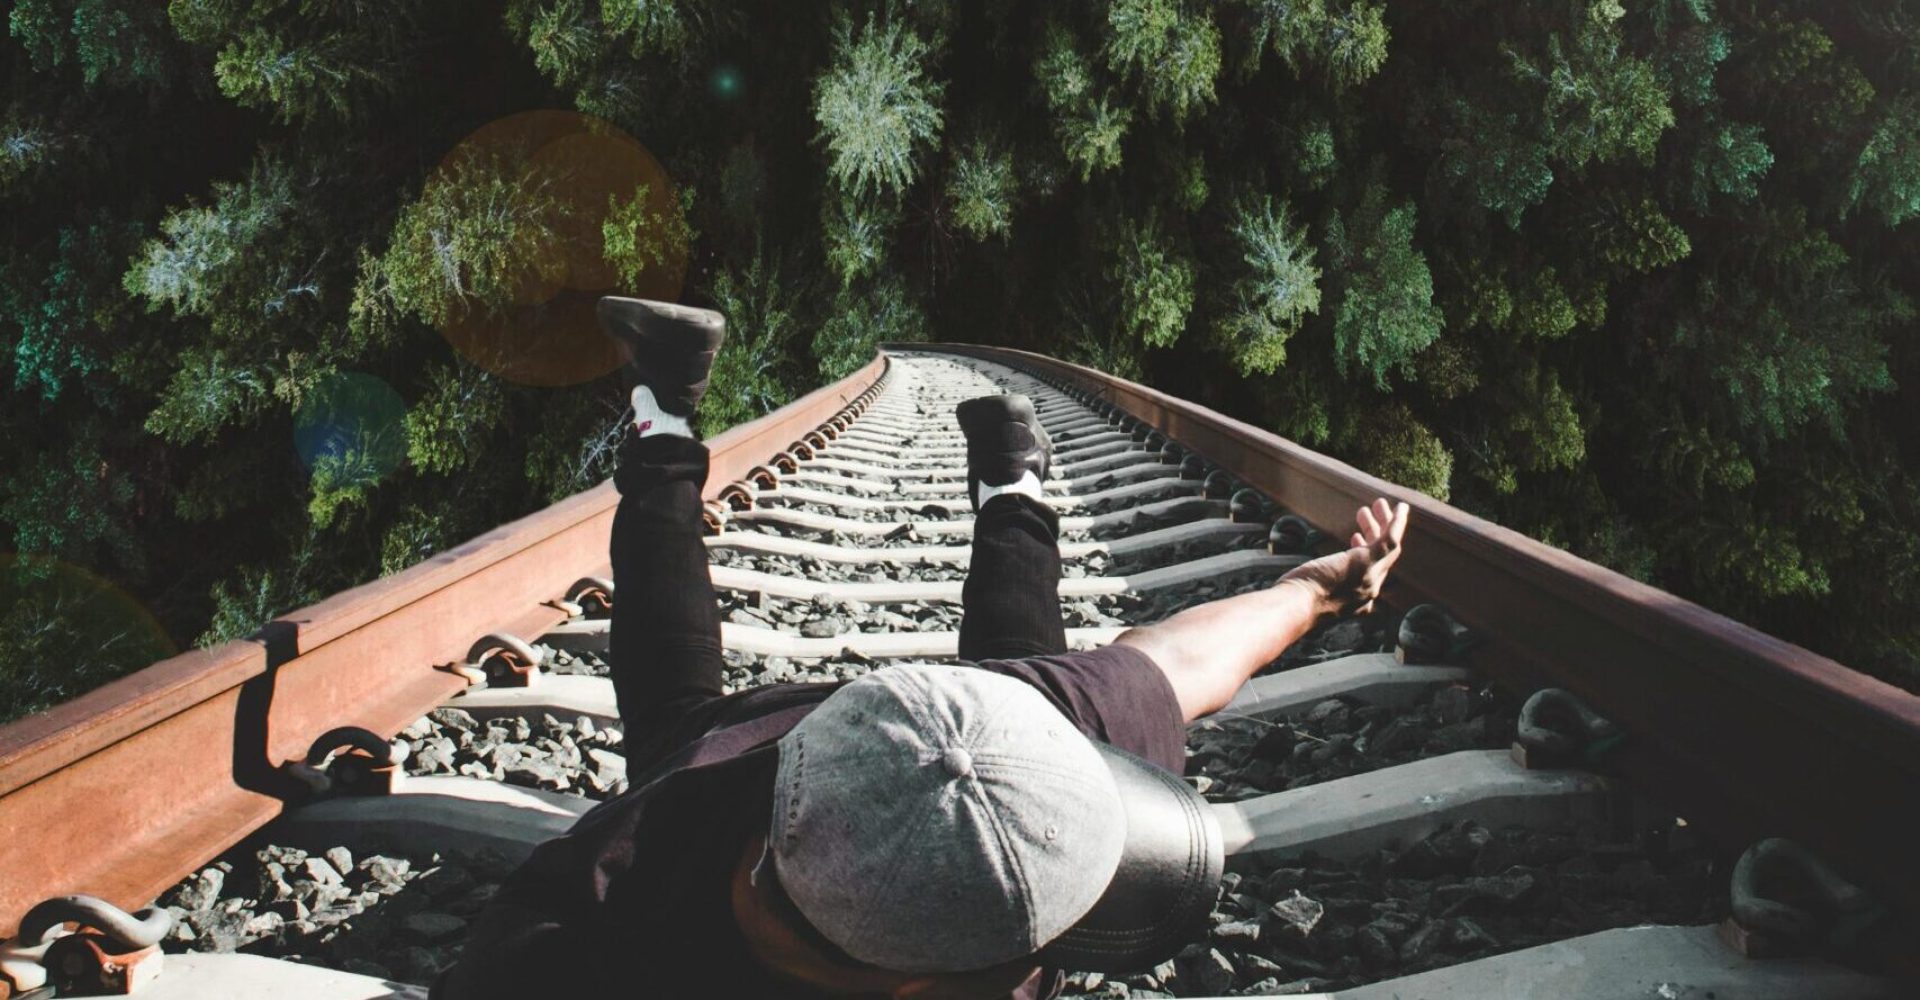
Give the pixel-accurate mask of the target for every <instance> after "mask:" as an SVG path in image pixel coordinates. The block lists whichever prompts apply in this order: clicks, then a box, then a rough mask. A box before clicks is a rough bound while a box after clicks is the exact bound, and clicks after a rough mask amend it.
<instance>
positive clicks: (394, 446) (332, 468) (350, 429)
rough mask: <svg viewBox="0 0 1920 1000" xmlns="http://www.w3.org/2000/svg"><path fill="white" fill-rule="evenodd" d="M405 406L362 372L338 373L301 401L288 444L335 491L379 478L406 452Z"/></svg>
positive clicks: (391, 393)
mask: <svg viewBox="0 0 1920 1000" xmlns="http://www.w3.org/2000/svg"><path fill="white" fill-rule="evenodd" d="M406 415H407V404H406V403H405V402H404V401H402V400H401V398H400V394H399V393H397V392H395V391H393V387H392V386H390V385H388V384H387V383H385V382H383V381H381V380H380V379H379V378H377V377H375V376H372V375H367V374H364V373H362V372H339V373H337V374H334V375H331V376H329V377H328V378H327V379H326V380H325V381H323V382H321V383H320V385H319V386H317V387H316V388H315V389H314V391H313V392H311V393H308V394H307V397H306V398H305V399H304V400H301V402H300V407H299V409H298V410H296V411H295V412H294V415H293V447H294V451H296V452H298V453H299V455H300V462H301V464H303V465H305V466H306V467H307V469H308V471H310V472H312V473H314V474H315V475H325V476H327V477H328V478H329V481H330V483H331V484H332V485H333V486H334V488H336V489H341V488H349V487H354V486H370V485H372V484H373V483H376V482H379V481H380V480H381V479H384V478H385V477H386V476H387V475H389V474H390V473H392V472H393V470H395V469H397V468H399V467H400V462H401V460H402V459H405V458H406V456H407V429H406V424H405V421H406Z"/></svg>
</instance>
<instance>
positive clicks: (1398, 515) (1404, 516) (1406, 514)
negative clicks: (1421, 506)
mask: <svg viewBox="0 0 1920 1000" xmlns="http://www.w3.org/2000/svg"><path fill="white" fill-rule="evenodd" d="M1412 519H1413V511H1412V510H1411V509H1410V508H1409V507H1408V506H1407V502H1406V501H1405V500H1402V501H1400V503H1398V504H1396V505H1395V506H1394V508H1393V523H1392V525H1391V526H1389V528H1388V532H1389V533H1390V534H1391V535H1392V536H1393V541H1394V544H1396V545H1397V544H1399V542H1400V540H1401V539H1403V538H1405V537H1407V522H1408V521H1410V520H1412Z"/></svg>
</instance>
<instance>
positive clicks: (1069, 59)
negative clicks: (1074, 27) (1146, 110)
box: [1033, 22, 1133, 181]
mask: <svg viewBox="0 0 1920 1000" xmlns="http://www.w3.org/2000/svg"><path fill="white" fill-rule="evenodd" d="M1033 74H1034V76H1035V78H1036V79H1037V80H1038V81H1039V84H1040V90H1041V93H1042V95H1043V96H1044V97H1045V99H1046V102H1047V108H1048V110H1049V111H1050V112H1051V118H1052V123H1053V132H1054V136H1055V138H1056V139H1057V140H1058V142H1059V143H1060V149H1061V152H1063V153H1064V154H1065V155H1066V158H1067V162H1068V163H1071V164H1073V165H1074V166H1076V167H1079V168H1080V179H1081V180H1083V181H1084V180H1087V179H1088V178H1090V177H1092V176H1093V175H1094V174H1096V173H1100V172H1101V171H1106V170H1113V169H1116V168H1118V167H1119V166H1120V142H1121V140H1122V139H1125V138H1126V136H1127V129H1128V127H1129V126H1131V125H1132V124H1133V109H1132V108H1130V107H1128V106H1127V105H1125V104H1123V103H1120V102H1119V101H1118V100H1116V99H1114V98H1113V97H1111V96H1110V95H1109V94H1108V93H1107V92H1106V90H1105V87H1104V86H1103V85H1101V84H1100V83H1099V82H1098V81H1097V80H1096V79H1095V76H1094V67H1093V64H1092V61H1091V60H1089V59H1088V58H1087V56H1086V55H1084V54H1083V53H1082V52H1081V51H1080V48H1079V43H1078V41H1077V39H1076V38H1075V37H1074V34H1073V32H1072V31H1071V30H1069V29H1068V28H1066V27H1064V26H1062V25H1060V24H1058V23H1053V22H1049V23H1048V25H1047V27H1046V30H1045V35H1044V41H1043V42H1042V45H1041V49H1040V53H1039V55H1038V56H1036V57H1035V60H1034V66H1033Z"/></svg>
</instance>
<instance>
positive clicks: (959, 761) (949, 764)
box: [940, 747, 973, 778]
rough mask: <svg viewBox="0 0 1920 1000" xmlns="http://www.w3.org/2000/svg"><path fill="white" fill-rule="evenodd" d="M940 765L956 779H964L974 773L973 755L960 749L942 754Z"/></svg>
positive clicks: (954, 748)
mask: <svg viewBox="0 0 1920 1000" xmlns="http://www.w3.org/2000/svg"><path fill="white" fill-rule="evenodd" d="M940 763H941V764H942V765H944V766H945V767H946V769H947V773H948V774H951V775H953V776H954V777H956V778H964V777H966V776H967V775H970V774H972V773H973V755H972V754H970V753H968V752H966V751H965V750H962V749H960V748H959V747H952V748H950V749H948V750H947V752H945V753H943V754H941V755H940Z"/></svg>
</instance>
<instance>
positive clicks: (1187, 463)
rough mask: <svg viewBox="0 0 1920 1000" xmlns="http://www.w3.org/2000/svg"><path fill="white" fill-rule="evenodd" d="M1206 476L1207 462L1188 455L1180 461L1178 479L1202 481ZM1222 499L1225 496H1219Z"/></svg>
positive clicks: (1196, 456)
mask: <svg viewBox="0 0 1920 1000" xmlns="http://www.w3.org/2000/svg"><path fill="white" fill-rule="evenodd" d="M1206 476H1207V460H1206V459H1204V458H1201V457H1200V456H1198V455H1188V456H1187V457H1185V458H1183V459H1181V460H1180V478H1181V479H1185V480H1189V481H1191V480H1196V479H1200V480H1204V479H1205V478H1206ZM1221 496H1222V497H1223V498H1224V497H1225V494H1224V493H1223V494H1221Z"/></svg>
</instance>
